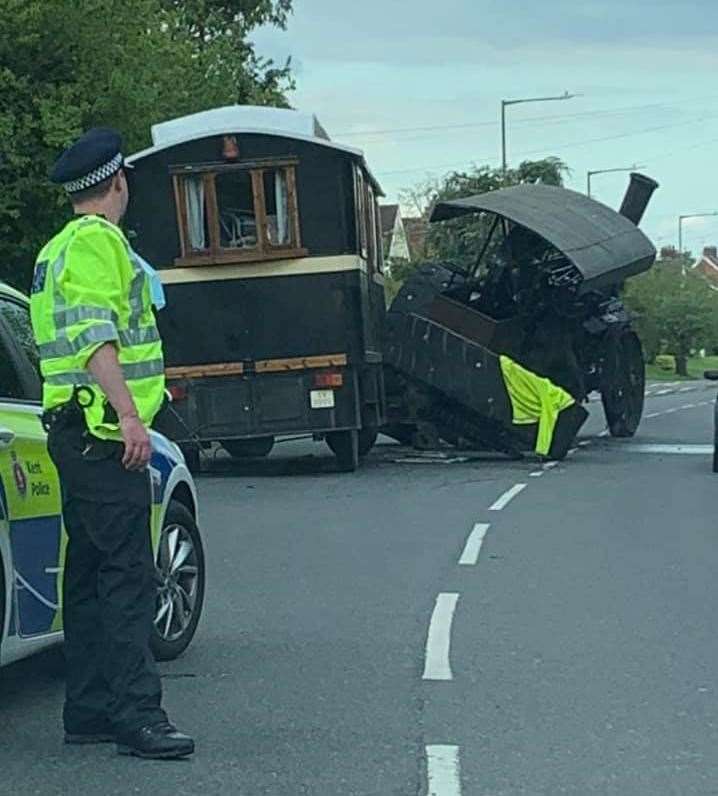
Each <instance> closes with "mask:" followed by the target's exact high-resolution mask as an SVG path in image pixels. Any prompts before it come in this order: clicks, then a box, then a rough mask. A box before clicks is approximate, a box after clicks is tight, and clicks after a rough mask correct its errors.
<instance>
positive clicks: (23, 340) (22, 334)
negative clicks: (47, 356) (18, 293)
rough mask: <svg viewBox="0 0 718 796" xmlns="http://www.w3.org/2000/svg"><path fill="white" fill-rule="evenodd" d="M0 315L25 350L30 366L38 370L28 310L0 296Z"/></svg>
mask: <svg viewBox="0 0 718 796" xmlns="http://www.w3.org/2000/svg"><path fill="white" fill-rule="evenodd" d="M0 315H2V318H3V320H4V321H5V323H6V324H7V326H8V328H9V329H10V332H11V334H12V336H13V338H14V339H15V341H16V342H17V343H18V344H19V345H20V348H22V350H23V351H24V352H25V355H26V356H27V358H28V359H29V360H30V363H31V364H32V366H33V367H34V368H35V370H39V368H40V357H39V355H38V353H37V346H36V345H35V338H34V336H33V333H32V324H31V323H30V310H29V309H28V308H27V307H26V306H25V305H23V304H20V303H19V302H17V301H12V300H11V299H6V298H0Z"/></svg>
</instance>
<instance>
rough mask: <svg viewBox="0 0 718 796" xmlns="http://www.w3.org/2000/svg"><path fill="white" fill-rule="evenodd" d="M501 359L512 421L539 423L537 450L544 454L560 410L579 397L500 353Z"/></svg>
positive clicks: (548, 445)
mask: <svg viewBox="0 0 718 796" xmlns="http://www.w3.org/2000/svg"><path fill="white" fill-rule="evenodd" d="M499 362H500V364H501V373H502V374H503V377H504V384H505V385H506V390H507V391H508V394H509V398H510V399H511V409H512V411H513V422H514V423H516V424H517V425H527V424H531V423H538V434H537V436H536V453H538V454H540V455H542V456H545V455H546V454H547V453H548V452H549V450H550V448H551V441H552V440H553V432H554V429H555V428H556V421H557V420H558V416H559V413H560V412H562V411H563V410H564V409H568V407H569V406H573V404H575V403H576V400H575V398H573V396H572V395H570V394H569V393H567V392H566V390H564V389H563V388H562V387H559V386H558V385H557V384H554V383H553V382H552V381H551V380H550V379H546V378H543V377H542V376H537V375H536V374H535V373H532V372H531V371H530V370H526V368H523V367H521V365H519V364H518V363H517V362H514V361H513V360H512V359H510V358H509V357H507V356H501V357H499Z"/></svg>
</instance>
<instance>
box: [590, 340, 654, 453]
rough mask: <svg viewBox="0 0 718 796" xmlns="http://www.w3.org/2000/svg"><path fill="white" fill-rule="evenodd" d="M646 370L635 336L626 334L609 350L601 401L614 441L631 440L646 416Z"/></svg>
mask: <svg viewBox="0 0 718 796" xmlns="http://www.w3.org/2000/svg"><path fill="white" fill-rule="evenodd" d="M645 392H646V366H645V363H644V361H643V351H642V349H641V342H640V340H639V339H638V335H636V333H635V332H624V333H623V334H621V335H620V336H618V337H615V338H613V339H612V340H611V341H610V342H609V343H608V346H607V351H606V355H605V358H604V361H603V372H602V374H601V400H602V402H603V409H604V412H605V414H606V422H607V424H608V428H609V430H610V432H611V436H612V437H632V436H633V435H634V434H635V433H636V431H637V430H638V426H639V424H640V422H641V416H642V414H643V401H644V397H645Z"/></svg>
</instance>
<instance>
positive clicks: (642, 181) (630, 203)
mask: <svg viewBox="0 0 718 796" xmlns="http://www.w3.org/2000/svg"><path fill="white" fill-rule="evenodd" d="M656 188H658V183H657V182H656V181H655V180H652V179H651V178H650V177H646V175H645V174H637V173H636V172H635V171H634V172H631V182H630V183H629V185H628V189H627V191H626V195H625V196H624V197H623V202H622V203H621V209H620V210H619V211H618V212H619V213H620V214H621V215H622V216H625V217H626V218H627V219H629V220H630V221H633V223H634V224H635V225H636V226H638V225H639V224H640V223H641V219H642V218H643V214H644V213H645V211H646V208H647V207H648V203H649V202H650V201H651V196H653V192H654V191H655V190H656Z"/></svg>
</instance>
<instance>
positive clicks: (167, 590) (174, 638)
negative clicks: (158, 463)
mask: <svg viewBox="0 0 718 796" xmlns="http://www.w3.org/2000/svg"><path fill="white" fill-rule="evenodd" d="M155 568H156V572H157V599H156V604H155V619H154V624H153V628H152V640H151V646H152V652H153V653H154V656H155V658H156V659H157V660H158V661H169V660H172V659H173V658H176V657H177V656H178V655H180V654H181V653H182V652H184V650H185V649H186V648H187V645H188V644H189V643H190V641H192V637H193V636H194V633H195V630H196V629H197V623H198V622H199V617H200V614H201V613H202V604H203V602H204V584H205V562H204V550H203V548H202V538H201V536H200V533H199V528H198V527H197V523H196V522H195V521H194V517H193V516H192V514H191V513H190V512H189V510H188V509H187V508H186V507H185V506H183V505H182V504H181V503H179V502H178V501H176V500H171V501H170V504H169V506H168V508H167V514H166V515H165V520H164V525H163V528H162V531H161V533H160V540H159V544H158V546H157V554H156V561H155Z"/></svg>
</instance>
